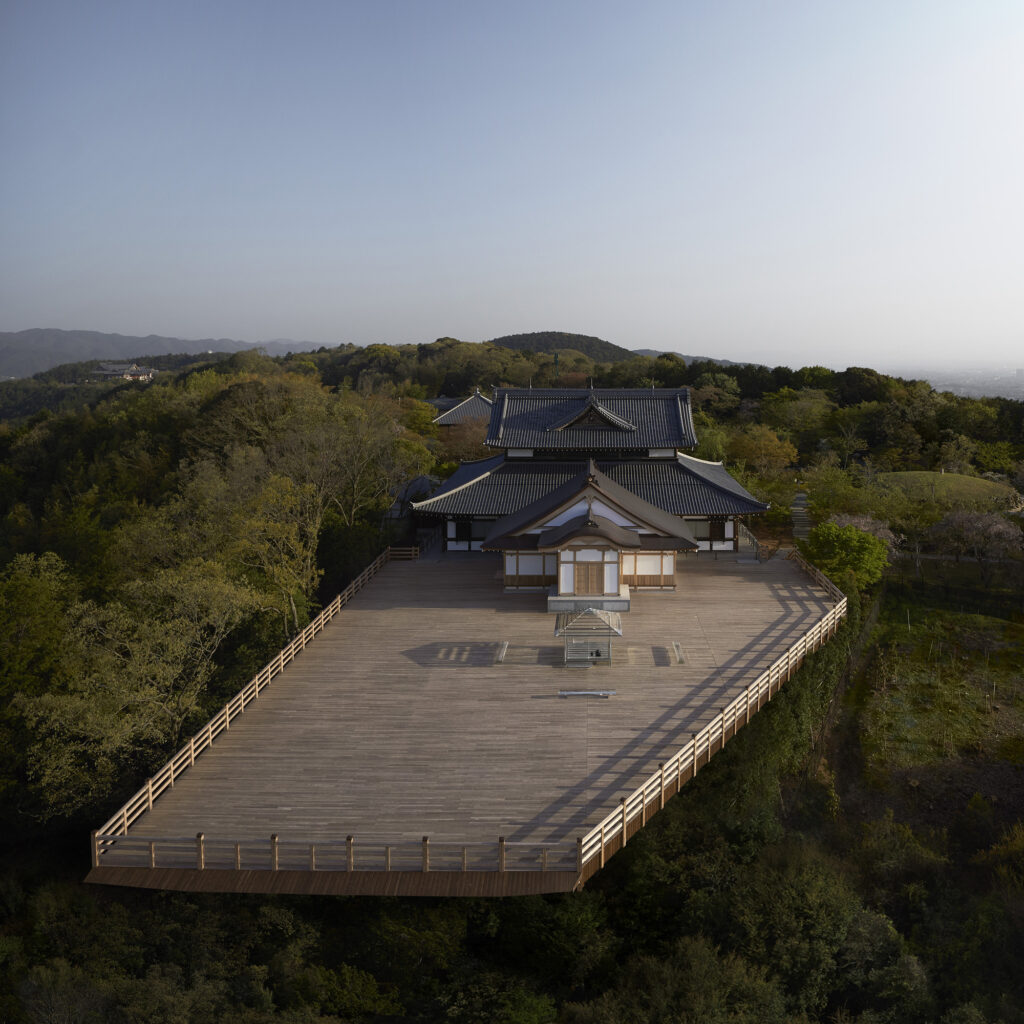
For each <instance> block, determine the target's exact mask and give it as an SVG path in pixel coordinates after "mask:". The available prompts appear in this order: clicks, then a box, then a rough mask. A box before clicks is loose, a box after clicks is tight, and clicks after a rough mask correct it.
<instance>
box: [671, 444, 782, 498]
mask: <svg viewBox="0 0 1024 1024" xmlns="http://www.w3.org/2000/svg"><path fill="white" fill-rule="evenodd" d="M691 457H692V456H689V455H686V454H684V453H683V452H676V460H677V461H679V465H680V466H682V467H683V469H687V468H688V467H687V466H685V465H684V464H683V463H682V461H680V460H682V459H688V458H691ZM693 461H694V462H702V463H704V465H706V466H721V467H722V469H724V470H725V472H726V474H727V475H728V477H729V479H730V480H732V481H733V483H734V484H736V486H737V487H738V488H739V489H740V490H741V491H742V492H743V493H744V494H745V495H747V497H748V498H750V500H751V501H756V502H757V503H758V504H759V505H764V506H765V508H767V507H768V506H769V505H770V504H771V502H767V501H761V500H760V499H759V498H755V497H754V496H753V495H752V494H751V493H750V491H748V490H747V489H746V487H744V486H743V484H741V483H740V482H739V480H736V479H735V478H734V477H733V476H732V474H731V473H729V471H728V470H727V469H725V466H724V464H723V463H721V462H707V461H706V460H705V459H694V460H693ZM691 472H693V471H692V470H691ZM701 480H703V481H704V482H705V483H706V484H708V485H709V486H711V487H714V488H715V489H716V490H718V491H721V492H722V493H723V494H730V495H732V496H733V497H734V498H735V497H737V493H736V491H734V490H731V489H730V488H728V487H725V486H723V485H722V484H720V483H719V482H718V481H717V480H710V479H708V477H706V476H703V475H701Z"/></svg>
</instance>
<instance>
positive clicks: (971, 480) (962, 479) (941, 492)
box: [878, 471, 1017, 509]
mask: <svg viewBox="0 0 1024 1024" xmlns="http://www.w3.org/2000/svg"><path fill="white" fill-rule="evenodd" d="M878 482H879V483H880V484H881V485H882V486H883V487H893V488H897V489H898V490H900V491H902V492H903V493H904V494H905V495H906V496H907V497H908V498H910V499H911V500H912V501H921V502H934V503H937V504H941V505H951V506H952V505H969V506H971V507H975V508H982V507H984V508H991V509H1004V508H1009V507H1012V506H1013V505H1015V504H1016V499H1017V494H1016V491H1014V489H1013V488H1012V487H1011V486H1010V485H1009V484H1002V483H997V482H996V481H994V480H984V479H982V478H981V477H978V476H964V475H963V474H962V473H930V472H924V471H917V472H907V473H879V474H878Z"/></svg>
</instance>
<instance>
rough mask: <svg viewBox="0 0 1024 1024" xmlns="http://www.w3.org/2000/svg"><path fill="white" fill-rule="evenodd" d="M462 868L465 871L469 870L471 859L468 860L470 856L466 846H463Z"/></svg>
mask: <svg viewBox="0 0 1024 1024" xmlns="http://www.w3.org/2000/svg"><path fill="white" fill-rule="evenodd" d="M462 870H463V871H468V870H469V861H468V857H467V854H466V847H465V846H464V847H463V848H462Z"/></svg>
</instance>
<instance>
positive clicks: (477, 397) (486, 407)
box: [431, 388, 494, 427]
mask: <svg viewBox="0 0 1024 1024" xmlns="http://www.w3.org/2000/svg"><path fill="white" fill-rule="evenodd" d="M493 404H494V403H493V402H492V401H491V400H490V399H489V398H487V397H486V396H484V395H482V394H480V389H479V388H477V389H476V390H475V391H474V392H473V394H471V395H470V396H469V398H466V399H463V401H461V402H459V403H458V404H457V405H453V406H452V407H451V408H450V409H448V410H446V411H445V412H442V413H441V414H440V415H439V416H435V417H434V419H433V420H432V421H431V422H433V423H436V424H437V425H438V426H439V427H455V426H458V425H459V424H461V423H472V422H475V421H483V420H489V419H490V418H491V406H492V405H493Z"/></svg>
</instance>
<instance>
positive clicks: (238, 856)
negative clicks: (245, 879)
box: [235, 843, 242, 871]
mask: <svg viewBox="0 0 1024 1024" xmlns="http://www.w3.org/2000/svg"><path fill="white" fill-rule="evenodd" d="M235 870H236V871H241V870H242V844H241V843H235Z"/></svg>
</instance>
